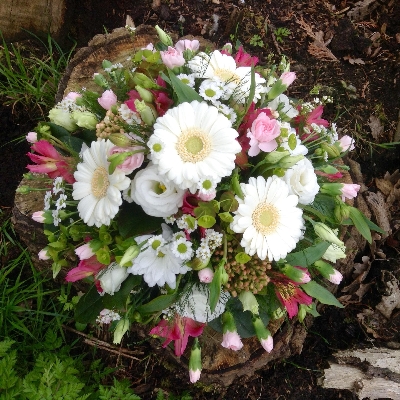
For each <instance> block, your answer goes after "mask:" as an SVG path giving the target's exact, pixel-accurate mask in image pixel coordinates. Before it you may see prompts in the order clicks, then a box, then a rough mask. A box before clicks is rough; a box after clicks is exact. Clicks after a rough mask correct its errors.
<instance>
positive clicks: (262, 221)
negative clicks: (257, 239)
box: [251, 203, 279, 235]
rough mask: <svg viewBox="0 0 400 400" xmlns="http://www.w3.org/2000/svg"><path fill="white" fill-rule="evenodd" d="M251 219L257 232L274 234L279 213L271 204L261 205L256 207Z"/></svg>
mask: <svg viewBox="0 0 400 400" xmlns="http://www.w3.org/2000/svg"><path fill="white" fill-rule="evenodd" d="M251 218H252V220H253V225H254V226H255V228H256V229H257V231H258V232H260V233H262V234H264V235H268V234H270V233H272V232H274V231H275V229H276V227H277V226H278V223H279V211H278V209H277V208H276V207H275V206H274V205H272V204H269V203H261V204H259V205H258V206H257V207H256V209H255V210H254V212H253V214H252V216H251Z"/></svg>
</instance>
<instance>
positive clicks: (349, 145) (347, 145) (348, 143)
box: [338, 135, 355, 151]
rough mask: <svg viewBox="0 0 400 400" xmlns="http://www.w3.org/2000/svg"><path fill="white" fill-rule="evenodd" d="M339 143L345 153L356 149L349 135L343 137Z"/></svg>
mask: <svg viewBox="0 0 400 400" xmlns="http://www.w3.org/2000/svg"><path fill="white" fill-rule="evenodd" d="M338 142H339V145H340V147H341V148H342V150H343V151H347V150H349V151H351V150H354V149H355V145H354V139H353V138H351V137H350V136H348V135H344V136H342V137H341V138H340V139H339V140H338Z"/></svg>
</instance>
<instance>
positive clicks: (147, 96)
mask: <svg viewBox="0 0 400 400" xmlns="http://www.w3.org/2000/svg"><path fill="white" fill-rule="evenodd" d="M135 89H136V90H137V91H138V93H139V95H140V97H141V99H142V100H144V101H145V102H146V103H152V102H153V101H154V96H153V93H151V92H150V91H148V90H147V89H145V88H143V87H141V86H140V85H136V86H135Z"/></svg>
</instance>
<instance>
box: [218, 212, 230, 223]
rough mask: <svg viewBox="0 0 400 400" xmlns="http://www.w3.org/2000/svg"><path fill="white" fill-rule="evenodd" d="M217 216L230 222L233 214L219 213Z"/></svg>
mask: <svg viewBox="0 0 400 400" xmlns="http://www.w3.org/2000/svg"><path fill="white" fill-rule="evenodd" d="M218 216H219V217H220V218H221V221H224V222H228V223H231V222H232V221H233V216H232V214H231V213H230V212H223V213H219V214H218Z"/></svg>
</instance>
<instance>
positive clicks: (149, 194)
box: [125, 163, 185, 217]
mask: <svg viewBox="0 0 400 400" xmlns="http://www.w3.org/2000/svg"><path fill="white" fill-rule="evenodd" d="M184 194H185V192H184V190H182V189H180V188H179V187H177V186H176V185H175V184H174V183H173V182H171V181H169V180H168V179H166V178H165V177H164V176H162V175H160V174H159V173H158V168H157V166H156V165H154V164H152V163H149V165H148V166H147V167H146V168H145V169H142V170H141V171H139V172H138V173H137V174H136V175H135V177H134V178H133V180H132V183H131V187H130V190H129V191H128V192H127V193H125V199H127V198H129V197H130V198H131V199H132V200H133V201H134V202H135V203H136V204H138V205H140V206H141V207H142V208H143V210H144V212H145V213H146V214H148V215H151V216H153V217H169V216H170V215H172V214H175V213H176V212H177V211H178V209H179V207H181V206H182V203H183V196H184ZM128 201H129V199H128Z"/></svg>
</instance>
